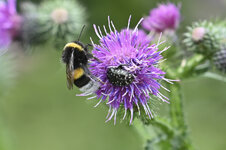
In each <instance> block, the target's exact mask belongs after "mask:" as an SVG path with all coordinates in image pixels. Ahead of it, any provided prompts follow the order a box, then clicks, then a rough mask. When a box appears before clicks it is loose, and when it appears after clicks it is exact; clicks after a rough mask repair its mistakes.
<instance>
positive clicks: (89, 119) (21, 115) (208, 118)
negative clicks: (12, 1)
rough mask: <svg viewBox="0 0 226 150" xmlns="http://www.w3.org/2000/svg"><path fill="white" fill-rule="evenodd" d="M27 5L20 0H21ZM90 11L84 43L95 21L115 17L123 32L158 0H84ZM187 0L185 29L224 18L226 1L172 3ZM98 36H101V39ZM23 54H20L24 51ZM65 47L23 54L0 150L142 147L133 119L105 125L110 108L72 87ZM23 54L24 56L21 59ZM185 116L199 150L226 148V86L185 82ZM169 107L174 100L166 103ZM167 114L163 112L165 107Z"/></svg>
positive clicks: (3, 112) (1, 111) (3, 110)
mask: <svg viewBox="0 0 226 150" xmlns="http://www.w3.org/2000/svg"><path fill="white" fill-rule="evenodd" d="M19 2H21V0H20V1H19ZM80 2H81V3H82V4H83V5H84V6H85V7H86V11H87V14H88V23H89V28H88V31H87V32H86V33H85V34H84V35H83V38H82V39H83V41H85V42H88V41H89V37H90V36H92V37H95V35H94V31H93V29H92V28H91V27H92V24H98V25H103V24H106V22H107V16H108V15H110V16H111V18H112V20H113V21H114V24H115V26H116V27H117V28H118V29H120V28H123V27H125V26H126V25H127V20H128V17H129V15H130V14H132V22H131V23H132V26H134V25H135V24H136V23H137V21H138V20H139V19H140V18H141V17H142V16H144V15H147V14H148V12H149V10H150V9H151V8H153V7H155V6H156V5H157V3H159V2H160V1H157V0H152V1H151V0H130V1H129V0H127V1H125V0H124V1H123V0H114V1H113V0H112V1H107V0H83V1H82V0H80ZM162 2H163V1H162ZM172 2H176V3H181V4H182V8H181V10H182V15H183V18H182V23H181V27H180V30H179V31H180V32H183V31H184V30H185V27H186V25H189V24H191V22H192V21H196V20H203V19H214V18H216V16H218V17H225V14H226V2H225V1H224V0H214V1H213V0H189V1H182V2H181V1H172ZM94 39H95V38H94ZM18 55H20V54H18ZM60 56H61V52H60V51H55V50H54V49H52V48H50V47H48V46H46V47H42V48H41V49H40V48H36V49H35V51H34V53H33V54H32V55H29V56H20V58H19V60H20V63H19V65H18V66H19V67H18V68H16V69H15V74H18V76H17V78H16V81H15V83H14V85H13V86H12V87H11V88H10V89H9V92H8V93H7V94H5V95H4V96H2V97H1V101H0V117H1V122H0V127H2V128H1V130H2V131H0V138H1V140H0V141H1V143H0V148H1V149H0V150H140V149H142V146H143V145H142V142H141V139H140V138H139V136H138V134H137V133H136V131H135V130H134V129H133V128H132V126H129V125H128V124H127V123H119V121H118V123H117V125H116V126H114V125H113V123H112V122H110V123H105V116H106V114H107V109H106V108H105V107H104V105H100V106H99V107H98V108H94V107H93V106H94V105H95V104H96V100H95V101H88V100H86V98H85V97H76V96H75V94H76V93H79V91H78V90H74V91H69V90H67V88H66V77H65V68H64V66H63V65H62V64H61V63H60V61H59V60H60ZM16 57H19V56H16ZM182 84H183V92H184V96H185V105H184V106H185V114H186V117H187V122H188V124H189V126H190V132H191V137H192V139H193V141H194V143H195V146H196V147H197V148H198V149H200V150H225V147H226V142H225V141H226V117H225V115H226V109H225V108H226V92H225V91H226V83H222V82H219V81H216V80H212V79H206V78H196V79H191V80H187V81H183V83H182ZM162 105H168V104H162ZM159 111H161V110H159Z"/></svg>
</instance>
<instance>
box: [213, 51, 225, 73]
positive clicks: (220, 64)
mask: <svg viewBox="0 0 226 150" xmlns="http://www.w3.org/2000/svg"><path fill="white" fill-rule="evenodd" d="M213 61H214V64H215V66H216V68H217V69H218V70H219V71H220V72H222V73H226V49H223V50H220V51H217V52H216V53H215V54H214V57H213Z"/></svg>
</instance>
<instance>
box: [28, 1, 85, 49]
mask: <svg viewBox="0 0 226 150" xmlns="http://www.w3.org/2000/svg"><path fill="white" fill-rule="evenodd" d="M28 13H29V12H28ZM84 13H85V10H84V8H83V7H82V6H81V5H80V4H79V3H78V2H77V1H72V0H66V1H61V0H52V1H50V0H48V1H43V2H42V3H41V4H40V6H38V7H37V11H35V13H34V11H33V15H29V17H27V23H25V25H27V27H25V30H30V31H26V32H25V35H26V36H25V37H26V39H27V41H28V43H29V42H30V43H31V44H33V43H32V42H34V43H41V44H43V42H44V41H51V42H53V44H54V46H55V47H56V48H57V49H59V50H61V49H62V47H63V45H64V44H65V43H66V42H69V41H73V40H75V37H76V34H77V35H78V34H79V33H80V30H81V28H82V26H83V25H84V24H85V17H84ZM33 33H34V34H33Z"/></svg>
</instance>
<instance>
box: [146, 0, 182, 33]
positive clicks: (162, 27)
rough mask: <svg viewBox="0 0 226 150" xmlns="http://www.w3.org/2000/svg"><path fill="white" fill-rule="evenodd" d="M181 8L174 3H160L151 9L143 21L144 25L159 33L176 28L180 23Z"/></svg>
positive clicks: (147, 28)
mask: <svg viewBox="0 0 226 150" xmlns="http://www.w3.org/2000/svg"><path fill="white" fill-rule="evenodd" d="M180 18H181V16H180V8H179V7H177V6H176V5H175V4H173V3H168V4H160V5H159V6H158V7H157V8H154V9H152V10H151V11H150V14H149V16H147V17H146V18H145V19H144V21H143V22H142V27H143V28H144V29H146V30H149V31H154V32H157V33H160V32H164V31H166V30H176V29H177V28H178V26H179V23H180Z"/></svg>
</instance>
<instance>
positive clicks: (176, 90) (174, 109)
mask: <svg viewBox="0 0 226 150" xmlns="http://www.w3.org/2000/svg"><path fill="white" fill-rule="evenodd" d="M170 91H171V94H170V99H171V102H170V115H171V123H172V126H173V127H174V128H177V129H183V130H184V129H185V128H186V127H185V123H184V112H183V104H182V95H181V91H180V84H179V83H174V84H173V85H170Z"/></svg>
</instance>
